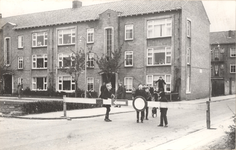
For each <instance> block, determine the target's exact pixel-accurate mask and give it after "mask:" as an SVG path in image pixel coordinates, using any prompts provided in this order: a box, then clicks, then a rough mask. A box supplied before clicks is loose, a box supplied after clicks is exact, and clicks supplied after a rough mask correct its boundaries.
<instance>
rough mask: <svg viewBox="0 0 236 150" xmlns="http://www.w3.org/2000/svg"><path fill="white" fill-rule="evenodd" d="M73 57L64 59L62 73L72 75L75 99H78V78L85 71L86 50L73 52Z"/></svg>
mask: <svg viewBox="0 0 236 150" xmlns="http://www.w3.org/2000/svg"><path fill="white" fill-rule="evenodd" d="M71 52H72V55H70V56H69V57H66V58H65V57H64V58H63V67H61V71H63V72H66V73H68V74H70V75H71V76H72V77H74V80H75V97H77V90H78V78H79V76H80V74H81V72H82V71H83V70H84V69H85V52H84V50H82V49H81V50H80V51H79V52H78V51H73V50H71Z"/></svg>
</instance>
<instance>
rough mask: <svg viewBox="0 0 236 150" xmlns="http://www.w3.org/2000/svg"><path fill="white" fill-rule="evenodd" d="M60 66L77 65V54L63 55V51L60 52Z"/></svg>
mask: <svg viewBox="0 0 236 150" xmlns="http://www.w3.org/2000/svg"><path fill="white" fill-rule="evenodd" d="M58 66H59V68H63V67H73V66H75V56H74V55H73V54H71V55H65V54H64V55H63V54H62V53H60V54H58Z"/></svg>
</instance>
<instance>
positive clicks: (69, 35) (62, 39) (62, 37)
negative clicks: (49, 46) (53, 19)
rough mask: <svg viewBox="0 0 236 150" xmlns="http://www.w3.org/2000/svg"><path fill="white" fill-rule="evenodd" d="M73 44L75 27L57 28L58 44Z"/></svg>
mask: <svg viewBox="0 0 236 150" xmlns="http://www.w3.org/2000/svg"><path fill="white" fill-rule="evenodd" d="M68 44H75V29H65V30H58V45H68Z"/></svg>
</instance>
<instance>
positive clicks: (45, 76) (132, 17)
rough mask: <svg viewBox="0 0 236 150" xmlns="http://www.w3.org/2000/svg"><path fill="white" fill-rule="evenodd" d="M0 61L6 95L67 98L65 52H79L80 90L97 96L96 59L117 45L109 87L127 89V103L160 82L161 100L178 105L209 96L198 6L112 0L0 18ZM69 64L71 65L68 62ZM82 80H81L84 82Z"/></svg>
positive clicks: (204, 23) (205, 26)
mask: <svg viewBox="0 0 236 150" xmlns="http://www.w3.org/2000/svg"><path fill="white" fill-rule="evenodd" d="M0 21H1V22H0V25H1V27H0V28H1V30H0V39H1V54H4V65H5V66H8V67H7V70H8V72H6V73H5V74H4V75H3V79H2V83H3V84H2V85H3V87H2V88H3V90H4V92H5V93H9V94H11V93H14V92H16V89H17V84H18V83H19V82H23V85H24V88H26V87H29V88H30V89H31V90H40V91H46V90H47V89H48V87H49V86H53V87H54V89H55V90H56V91H64V92H73V91H74V90H75V80H74V77H72V76H70V75H69V74H66V73H65V72H63V71H61V68H62V67H66V66H67V65H68V64H69V65H70V62H69V63H68V59H66V58H68V57H69V56H71V55H72V51H77V50H78V51H79V50H81V49H83V50H86V52H87V53H86V54H87V61H88V64H89V65H88V67H87V69H86V72H85V71H84V72H82V73H81V74H80V77H79V81H78V86H79V88H80V89H83V90H88V89H93V90H95V91H96V92H99V88H100V86H101V84H102V82H103V81H104V77H103V74H102V73H101V74H98V72H99V71H100V70H99V68H98V66H97V64H96V63H95V62H94V57H95V55H97V56H102V55H103V54H105V55H109V54H110V53H111V51H114V50H115V49H118V48H119V47H120V46H121V45H123V46H122V60H121V61H122V62H124V65H122V66H121V68H120V69H119V70H118V72H116V73H114V75H113V77H112V84H113V87H114V88H117V84H118V83H119V82H123V83H124V84H125V85H126V89H127V96H128V97H130V95H131V91H132V89H133V87H135V88H136V87H137V85H138V84H139V83H143V84H148V85H151V86H153V84H154V82H155V81H156V80H157V79H158V78H159V77H160V76H162V77H163V79H164V80H165V81H166V85H165V91H166V92H167V93H170V92H174V93H178V94H179V96H180V98H181V99H197V98H202V97H207V96H208V95H209V84H210V60H209V58H210V47H209V25H210V22H209V19H208V17H207V14H206V12H205V9H204V6H203V4H202V2H201V1H158V0H149V1H129V0H128V1H116V2H110V3H104V4H96V5H90V6H82V3H81V2H80V1H77V0H74V1H73V2H72V8H67V9H62V10H54V11H47V12H40V13H33V14H26V15H19V16H12V17H6V18H4V17H1V19H0ZM71 62H72V61H71ZM85 79H86V80H85Z"/></svg>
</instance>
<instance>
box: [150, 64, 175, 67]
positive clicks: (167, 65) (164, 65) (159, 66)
mask: <svg viewBox="0 0 236 150" xmlns="http://www.w3.org/2000/svg"><path fill="white" fill-rule="evenodd" d="M162 66H171V64H164V65H147V67H162Z"/></svg>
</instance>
